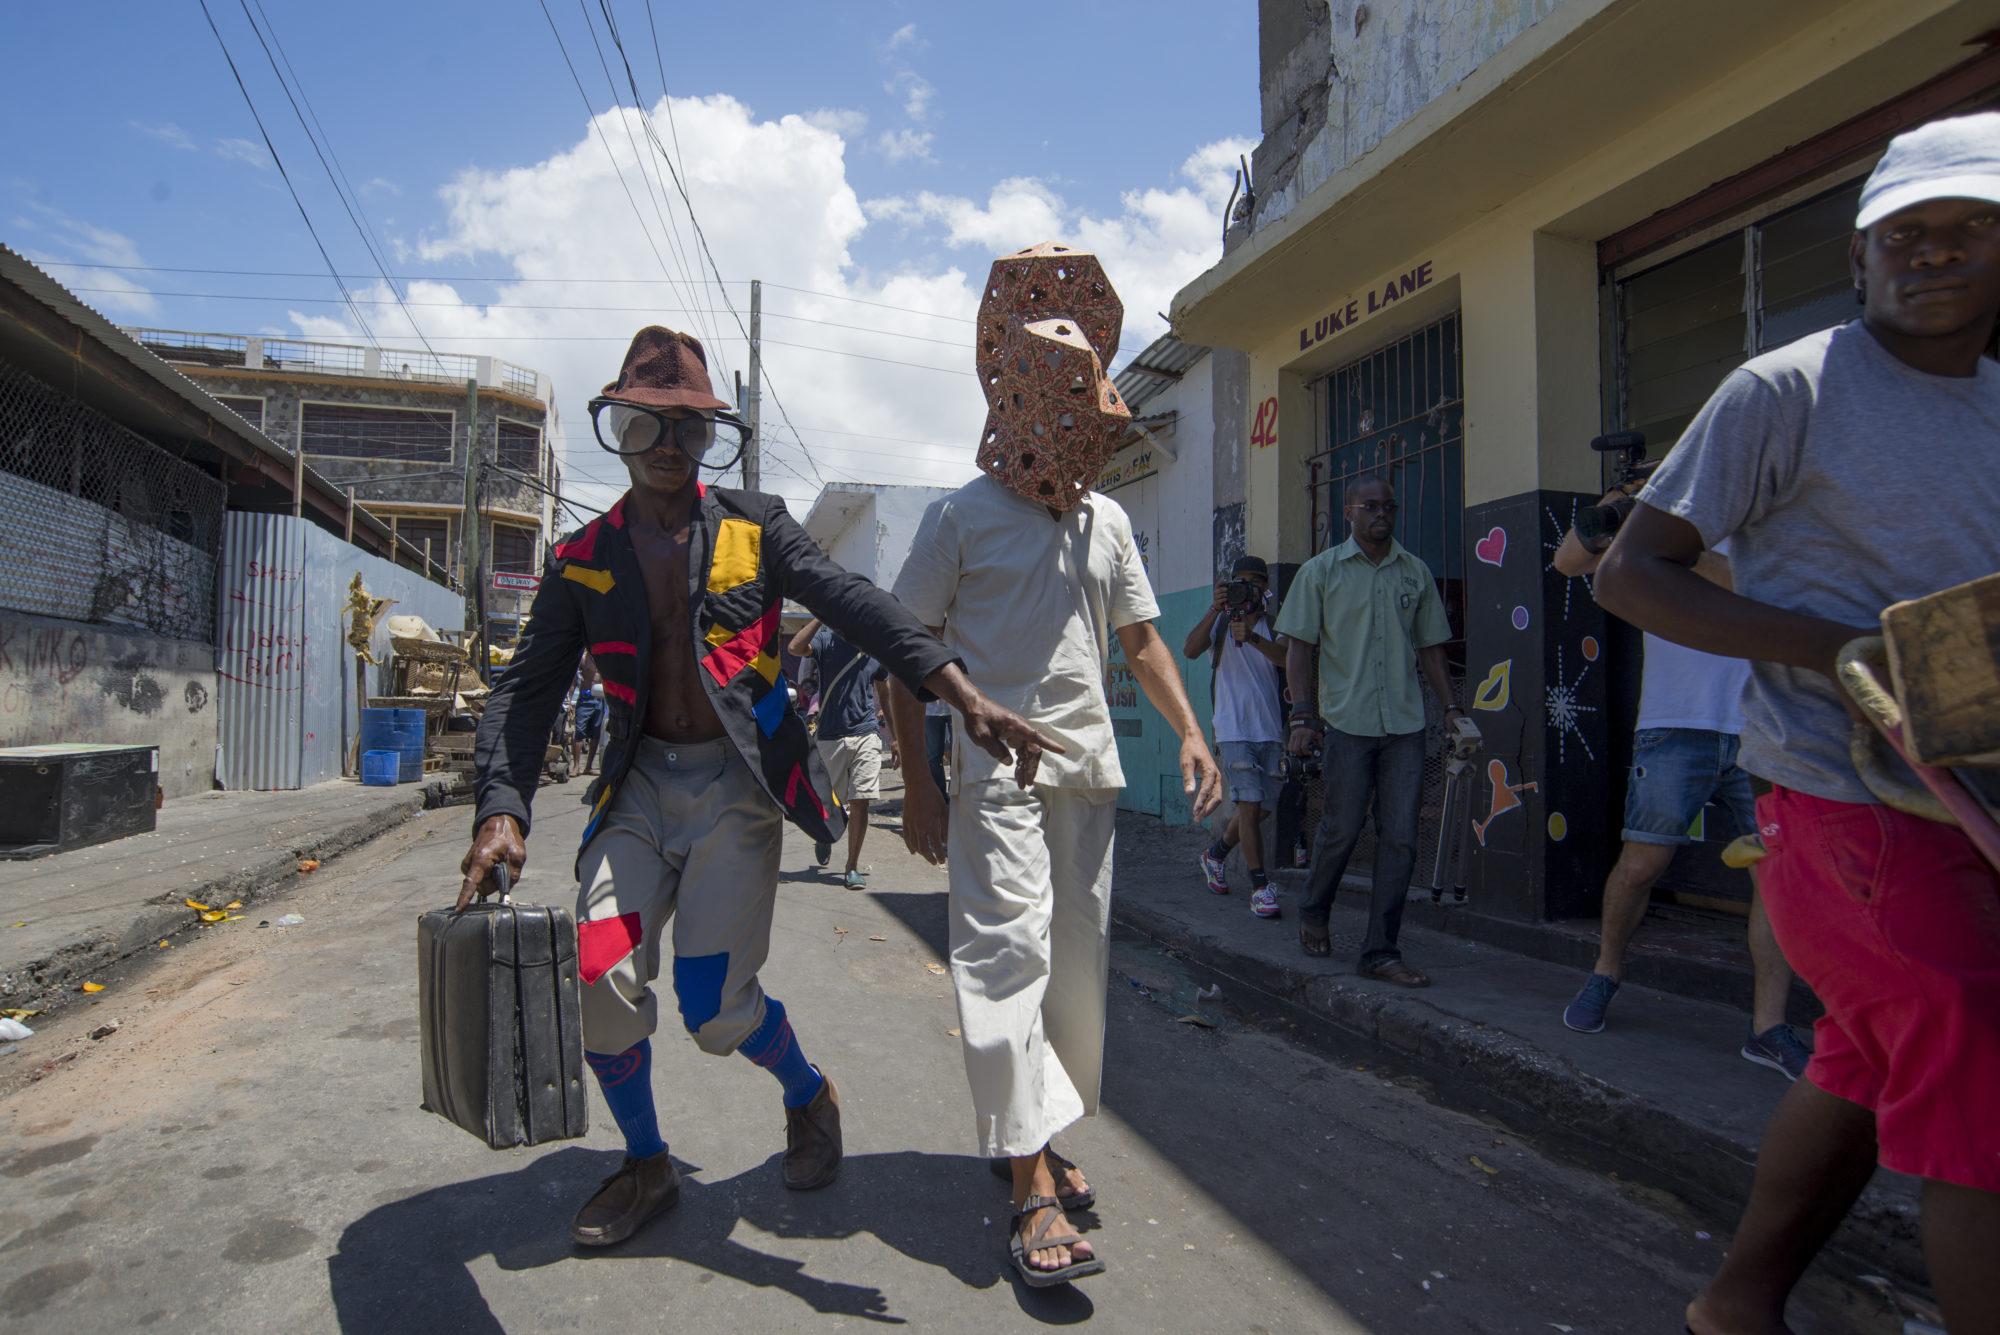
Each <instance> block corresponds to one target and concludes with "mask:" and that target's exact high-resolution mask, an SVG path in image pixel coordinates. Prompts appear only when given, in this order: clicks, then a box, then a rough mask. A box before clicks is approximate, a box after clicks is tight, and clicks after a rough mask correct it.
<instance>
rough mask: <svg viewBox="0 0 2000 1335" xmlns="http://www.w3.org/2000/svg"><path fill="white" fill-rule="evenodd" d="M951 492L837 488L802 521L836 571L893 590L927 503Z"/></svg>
mask: <svg viewBox="0 0 2000 1335" xmlns="http://www.w3.org/2000/svg"><path fill="white" fill-rule="evenodd" d="M953 490H954V488H951V487H915V486H905V485H902V484H899V483H889V482H837V483H834V484H832V485H831V486H829V487H827V488H826V490H824V491H822V492H821V493H820V495H819V499H818V500H817V501H816V502H815V503H814V505H813V508H812V509H811V511H809V512H808V513H807V515H806V517H805V519H804V521H803V523H804V525H805V529H806V532H808V533H809V534H811V535H812V537H813V540H814V541H815V542H817V543H819V545H820V550H822V551H824V552H825V553H826V554H827V555H828V556H829V557H830V558H832V560H833V561H834V563H835V564H836V565H839V566H842V567H844V568H846V569H848V570H852V571H853V572H854V573H856V574H857V575H865V576H867V577H868V578H869V579H871V580H873V581H874V582H875V583H877V584H879V585H881V586H882V587H883V588H885V589H887V588H892V587H894V586H895V583H896V576H897V575H898V574H900V573H901V572H902V569H903V562H904V560H905V559H906V558H907V557H908V556H909V554H910V543H911V541H912V540H913V539H915V537H916V536H917V525H918V524H919V523H921V522H922V521H923V517H924V511H925V510H927V509H929V508H930V505H931V502H933V501H936V500H940V499H942V498H943V497H946V496H949V495H951V493H952V491H953Z"/></svg>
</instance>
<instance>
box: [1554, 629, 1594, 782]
mask: <svg viewBox="0 0 2000 1335" xmlns="http://www.w3.org/2000/svg"><path fill="white" fill-rule="evenodd" d="M1553 675H1554V681H1553V682H1551V684H1550V685H1549V688H1548V700H1547V703H1546V704H1545V706H1544V709H1545V711H1546V713H1547V716H1548V722H1549V726H1550V727H1551V728H1554V729H1555V730H1556V763H1558V764H1567V763H1568V761H1569V737H1570V734H1571V733H1575V734H1576V744H1577V745H1578V746H1580V747H1582V748H1583V753H1584V755H1586V756H1588V757H1590V758H1591V759H1592V760H1595V759H1597V753H1596V752H1595V751H1592V750H1591V749H1590V743H1589V742H1588V741H1587V740H1586V739H1585V738H1584V735H1583V721H1584V720H1583V716H1584V715H1585V714H1595V713H1596V712H1597V706H1596V705H1586V704H1581V703H1579V702H1578V699H1577V692H1578V691H1579V690H1580V689H1581V688H1582V686H1583V679H1584V678H1585V677H1587V676H1589V675H1590V664H1589V662H1588V661H1586V662H1585V663H1584V665H1583V666H1582V667H1580V668H1578V669H1577V670H1576V680H1575V681H1570V680H1568V678H1567V676H1566V675H1565V674H1564V672H1563V650H1562V646H1561V645H1557V646H1556V670H1555V672H1554V674H1553Z"/></svg>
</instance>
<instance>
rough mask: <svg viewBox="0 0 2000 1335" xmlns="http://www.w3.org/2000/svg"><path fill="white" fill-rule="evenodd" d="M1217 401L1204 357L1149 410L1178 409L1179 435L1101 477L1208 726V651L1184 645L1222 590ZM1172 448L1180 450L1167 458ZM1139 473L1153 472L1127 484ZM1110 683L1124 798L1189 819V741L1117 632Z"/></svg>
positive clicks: (1125, 453)
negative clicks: (1146, 684) (1187, 653)
mask: <svg viewBox="0 0 2000 1335" xmlns="http://www.w3.org/2000/svg"><path fill="white" fill-rule="evenodd" d="M1214 405H1215V377H1214V375H1213V374H1212V373H1211V370H1210V367H1209V365H1208V363H1207V359H1204V360H1202V361H1198V362H1196V363H1195V364H1194V365H1193V366H1190V367H1189V368H1187V371H1186V372H1185V373H1184V374H1183V376H1182V378H1181V379H1180V380H1179V381H1178V382H1176V383H1175V384H1174V385H1172V386H1171V387H1170V388H1168V389H1166V390H1164V391H1163V392H1161V393H1160V394H1158V395H1157V396H1155V397H1153V398H1151V399H1149V400H1147V401H1146V403H1145V404H1144V406H1143V408H1142V409H1141V414H1142V415H1144V416H1148V417H1150V416H1153V415H1155V414H1158V413H1162V412H1166V411H1168V410H1173V411H1174V412H1176V413H1177V414H1178V416H1177V417H1176V419H1175V423H1174V427H1173V430H1172V433H1171V434H1164V435H1163V436H1162V442H1163V443H1162V444H1154V443H1152V442H1149V441H1145V440H1141V441H1140V442H1138V443H1137V444H1134V445H1131V446H1128V447H1127V448H1126V449H1124V450H1122V451H1120V452H1119V453H1118V454H1117V455H1115V456H1114V457H1113V459H1112V461H1111V467H1110V468H1108V469H1107V470H1106V478H1107V480H1106V481H1104V482H1101V483H1100V484H1099V486H1100V489H1103V488H1105V487H1110V488H1111V489H1110V490H1109V491H1108V493H1107V494H1108V495H1109V497H1110V499H1111V500H1113V501H1116V502H1117V503H1118V504H1119V505H1120V506H1122V507H1123V508H1124V510H1125V513H1126V514H1127V515H1128V516H1129V517H1130V518H1131V520H1132V535H1133V539H1134V540H1135V541H1136V542H1137V543H1138V545H1139V553H1140V556H1141V557H1142V558H1143V559H1144V560H1145V563H1146V576H1147V579H1148V580H1149V581H1150V582H1151V583H1152V586H1153V596H1154V598H1155V599H1156V600H1157V601H1158V602H1159V604H1160V619H1159V621H1158V623H1157V625H1158V627H1159V631H1160V636H1161V638H1162V639H1164V640H1165V641H1166V642H1167V647H1168V648H1169V649H1171V650H1172V651H1173V655H1174V661H1175V662H1176V663H1178V664H1179V665H1180V669H1181V679H1182V683H1183V685H1185V687H1186V688H1187V692H1188V698H1189V699H1190V700H1192V701H1193V702H1194V707H1195V714H1196V716H1197V717H1198V718H1200V719H1201V720H1202V721H1203V723H1204V724H1206V723H1207V721H1208V714H1209V695H1210V691H1209V681H1210V675H1209V667H1208V659H1206V658H1200V659H1195V660H1192V661H1190V660H1188V659H1185V658H1182V657H1181V644H1182V643H1183V642H1184V641H1185V640H1186V639H1187V634H1188V631H1189V630H1190V629H1192V628H1193V626H1194V623H1195V621H1196V620H1197V619H1199V618H1200V617H1201V616H1202V615H1203V614H1204V613H1205V612H1206V611H1207V610H1208V606H1209V603H1210V601H1211V600H1212V599H1213V598H1214V584H1215V554H1214V550H1213V546H1212V543H1211V534H1212V531H1213V529H1214V515H1215V507H1216V494H1215V474H1216V464H1215V462H1214V454H1215V431H1214V422H1215V407H1214ZM1169 447H1170V448H1172V449H1173V450H1174V452H1175V453H1176V454H1177V455H1178V456H1179V457H1178V458H1170V457H1168V456H1167V454H1166V449H1167V448H1169ZM1149 469H1150V470H1152V471H1150V472H1148V471H1147V470H1149ZM1133 472H1139V473H1143V474H1145V475H1144V476H1140V477H1139V478H1138V479H1137V480H1136V481H1131V482H1123V483H1122V484H1120V479H1122V478H1123V477H1124V476H1127V475H1129V474H1130V473H1133ZM1108 687H1109V692H1110V699H1111V717H1112V726H1113V727H1114V728H1115V729H1117V732H1118V758H1119V763H1120V764H1121V765H1122V766H1123V767H1124V770H1125V792H1124V795H1123V796H1122V797H1121V798H1120V799H1119V801H1120V804H1121V805H1123V806H1125V807H1127V808H1128V809H1130V810H1134V811H1144V812H1147V813H1149V814H1152V815H1156V816H1162V817H1164V818H1165V819H1167V820H1168V821H1170V822H1173V823H1176V824H1181V823H1185V822H1186V821H1187V820H1188V817H1189V812H1188V805H1187V798H1186V795H1185V794H1183V793H1182V792H1181V788H1180V739H1179V738H1178V737H1176V736H1175V735H1174V731H1173V729H1172V728H1170V727H1168V726H1167V721H1166V719H1165V718H1164V717H1162V716H1161V714H1160V713H1159V711H1157V710H1155V709H1154V708H1153V706H1152V705H1151V704H1150V703H1148V701H1147V700H1146V698H1145V696H1144V695H1143V694H1142V693H1141V692H1140V690H1139V685H1138V682H1137V680H1136V679H1135V678H1134V677H1133V676H1132V671H1131V668H1130V666H1129V665H1128V664H1127V663H1126V662H1125V656H1124V653H1123V651H1122V649H1121V648H1120V647H1119V645H1118V642H1117V641H1116V640H1115V639H1114V640H1113V641H1112V660H1111V672H1110V681H1109V683H1108Z"/></svg>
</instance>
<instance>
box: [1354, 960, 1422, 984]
mask: <svg viewBox="0 0 2000 1335" xmlns="http://www.w3.org/2000/svg"><path fill="white" fill-rule="evenodd" d="M1361 976H1362V977H1363V978H1374V979H1378V980H1380V981H1381V982H1384V983H1394V984H1396V986H1398V987H1429V986H1430V985H1431V980H1430V979H1429V978H1426V977H1425V976H1424V975H1423V974H1420V973H1418V972H1417V971H1416V970H1415V969H1412V968H1411V967H1410V966H1409V965H1407V964H1405V963H1403V961H1402V960H1400V959H1386V960H1377V961H1376V962H1375V963H1373V964H1371V965H1369V966H1368V967H1367V968H1365V969H1363V970H1361Z"/></svg>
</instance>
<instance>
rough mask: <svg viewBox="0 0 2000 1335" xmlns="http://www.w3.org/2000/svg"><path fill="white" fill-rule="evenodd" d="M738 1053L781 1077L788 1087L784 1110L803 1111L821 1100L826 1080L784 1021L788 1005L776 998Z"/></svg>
mask: <svg viewBox="0 0 2000 1335" xmlns="http://www.w3.org/2000/svg"><path fill="white" fill-rule="evenodd" d="M737 1051H738V1052H740V1053H742V1054H743V1055H744V1056H746V1057H748V1058H749V1059H750V1060H751V1061H753V1062H756V1063H757V1064H758V1065H759V1066H761V1067H763V1068H764V1069H765V1070H767V1071H769V1072H770V1073H771V1074H772V1075H775V1076H777V1077H778V1083H779V1084H781V1085H783V1086H784V1087H785V1106H786V1107H787V1108H803V1107H805V1106H806V1105H807V1104H808V1103H811V1102H812V1101H813V1099H815V1098H816V1097H818V1095H819V1088H820V1086H821V1085H823V1084H825V1083H826V1077H824V1076H822V1075H821V1074H820V1073H819V1072H818V1071H816V1070H814V1069H813V1066H812V1063H811V1062H809V1061H807V1060H806V1054H805V1053H803V1052H801V1051H799V1040H798V1039H797V1038H796V1037H794V1036H793V1034H792V1022H791V1021H790V1020H788V1019H786V1018H785V1005H784V1003H783V1002H781V1001H779V1000H778V999H777V998H776V997H766V998H765V999H764V1023H762V1024H760V1025H758V1026H757V1032H755V1033H754V1034H752V1035H750V1037H748V1038H746V1039H744V1040H743V1044H742V1046H741V1047H739V1048H737Z"/></svg>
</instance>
